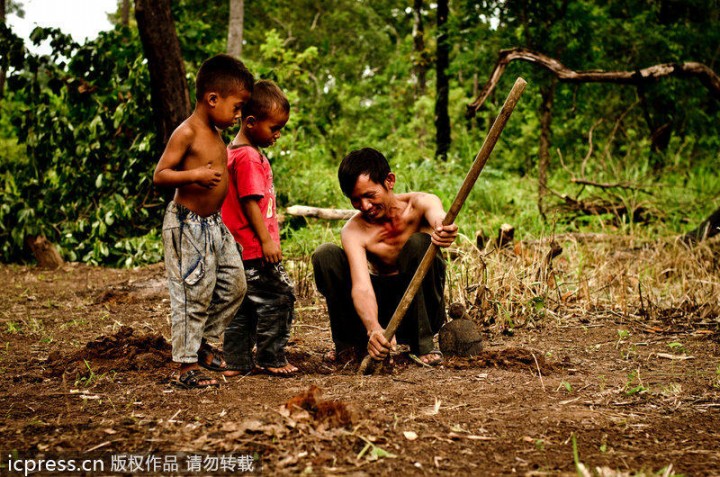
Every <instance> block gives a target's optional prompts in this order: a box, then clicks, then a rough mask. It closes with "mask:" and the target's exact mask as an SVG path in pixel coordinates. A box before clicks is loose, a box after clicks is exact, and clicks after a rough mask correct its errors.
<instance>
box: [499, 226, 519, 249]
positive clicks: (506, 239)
mask: <svg viewBox="0 0 720 477" xmlns="http://www.w3.org/2000/svg"><path fill="white" fill-rule="evenodd" d="M514 239H515V227H513V226H512V225H510V224H502V225H501V226H500V230H499V231H498V238H497V241H496V242H495V243H496V245H497V248H504V247H508V246H510V245H512V243H513V240H514Z"/></svg>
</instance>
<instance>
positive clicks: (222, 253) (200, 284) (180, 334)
mask: <svg viewBox="0 0 720 477" xmlns="http://www.w3.org/2000/svg"><path fill="white" fill-rule="evenodd" d="M162 237H163V244H164V246H165V269H166V270H167V276H168V289H169V290H170V307H171V310H172V321H171V329H172V355H173V361H175V362H179V363H195V362H197V360H198V357H197V352H198V350H199V349H200V344H201V341H202V339H203V338H205V339H207V340H214V341H217V340H219V339H220V337H221V335H222V333H223V331H224V330H225V327H226V325H227V324H228V323H229V322H230V320H232V318H233V317H234V316H235V313H236V312H237V310H238V308H240V304H241V303H242V300H243V297H244V296H245V292H246V290H247V284H246V282H245V270H244V268H243V263H242V257H241V251H242V249H241V248H240V245H239V244H237V242H235V239H234V238H233V236H232V235H231V234H230V231H229V230H228V229H227V227H225V224H223V222H222V219H221V218H220V213H219V212H218V213H215V214H213V215H210V216H208V217H201V216H199V215H197V214H196V213H194V212H192V211H191V210H189V209H187V208H186V207H184V206H182V205H180V204H176V203H175V202H170V203H169V204H168V207H167V209H166V211H165V219H164V221H163V230H162Z"/></svg>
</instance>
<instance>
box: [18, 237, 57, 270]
mask: <svg viewBox="0 0 720 477" xmlns="http://www.w3.org/2000/svg"><path fill="white" fill-rule="evenodd" d="M25 245H27V246H28V248H29V249H30V250H31V251H32V253H33V255H34V256H35V260H37V263H38V267H40V268H49V269H51V270H54V269H56V268H60V267H62V266H63V265H64V264H65V261H64V260H63V259H62V257H61V256H60V253H58V251H57V249H56V248H55V245H53V243H52V242H50V241H49V240H48V239H47V238H45V236H43V235H36V236H29V237H27V238H25Z"/></svg>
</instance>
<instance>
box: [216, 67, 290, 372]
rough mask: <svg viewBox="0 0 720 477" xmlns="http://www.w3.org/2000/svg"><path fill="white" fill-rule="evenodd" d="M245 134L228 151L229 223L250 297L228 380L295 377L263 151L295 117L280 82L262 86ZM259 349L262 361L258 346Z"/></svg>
mask: <svg viewBox="0 0 720 477" xmlns="http://www.w3.org/2000/svg"><path fill="white" fill-rule="evenodd" d="M242 113H243V115H242V117H243V121H242V128H241V129H240V132H239V133H238V135H237V136H236V137H235V139H234V140H233V141H232V142H231V143H230V145H229V146H228V170H229V172H230V184H229V189H228V195H227V197H226V198H225V202H224V203H223V207H222V218H223V222H225V224H226V225H227V227H228V228H229V229H230V232H231V233H232V234H233V236H234V237H235V240H236V241H237V242H238V243H240V245H242V248H243V252H242V259H243V265H244V266H245V278H246V280H247V287H248V289H247V293H246V295H245V300H244V301H243V303H242V305H241V306H240V310H239V311H238V312H237V314H236V315H235V318H234V319H233V320H232V321H231V322H230V324H229V325H228V326H227V328H226V329H225V339H224V344H223V351H224V353H225V361H226V362H227V371H225V372H224V374H225V375H226V376H237V375H238V374H245V373H248V372H250V371H253V370H254V369H255V361H257V366H258V368H259V369H260V370H262V371H264V372H267V373H268V374H271V375H276V376H290V375H292V374H295V373H296V372H297V371H298V368H296V367H295V366H293V365H292V364H290V363H288V361H287V359H286V358H285V346H286V345H287V342H288V339H289V338H290V326H291V324H292V320H293V306H294V303H295V294H294V293H293V285H292V283H291V282H290V279H289V277H288V275H287V273H286V272H285V269H284V268H283V266H282V263H281V260H282V250H281V248H280V232H279V226H278V220H277V214H276V210H275V189H274V187H273V176H272V169H271V168H270V163H269V162H268V159H267V157H265V155H264V154H263V153H262V152H261V150H260V148H265V147H269V146H272V145H273V144H274V143H275V141H276V140H277V139H278V138H279V137H280V131H281V130H282V128H283V127H284V126H285V123H287V121H288V118H289V116H290V104H289V102H288V100H287V98H286V97H285V95H284V94H283V92H282V91H281V90H280V88H279V87H278V86H277V85H276V84H275V83H273V82H272V81H265V80H263V81H258V82H257V83H255V86H254V89H253V94H252V96H251V98H250V101H249V102H247V103H246V104H245V105H244V106H243V110H242ZM254 345H257V352H256V356H255V359H253V354H252V350H253V346H254Z"/></svg>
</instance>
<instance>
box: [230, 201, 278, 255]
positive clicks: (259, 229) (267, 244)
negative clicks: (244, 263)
mask: <svg viewBox="0 0 720 477" xmlns="http://www.w3.org/2000/svg"><path fill="white" fill-rule="evenodd" d="M240 207H242V211H243V213H244V214H245V217H247V219H248V222H249V223H250V228H252V229H253V231H254V232H255V235H257V237H258V239H259V240H260V244H261V245H262V251H263V257H264V258H265V261H266V262H268V263H278V262H279V261H280V260H282V249H281V248H280V245H279V244H277V243H275V242H274V241H273V239H272V237H271V236H270V232H269V231H268V229H267V227H266V226H265V221H264V220H263V214H262V211H261V210H260V204H259V202H258V198H257V197H256V196H248V197H243V198H242V199H240Z"/></svg>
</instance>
